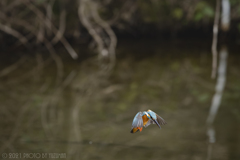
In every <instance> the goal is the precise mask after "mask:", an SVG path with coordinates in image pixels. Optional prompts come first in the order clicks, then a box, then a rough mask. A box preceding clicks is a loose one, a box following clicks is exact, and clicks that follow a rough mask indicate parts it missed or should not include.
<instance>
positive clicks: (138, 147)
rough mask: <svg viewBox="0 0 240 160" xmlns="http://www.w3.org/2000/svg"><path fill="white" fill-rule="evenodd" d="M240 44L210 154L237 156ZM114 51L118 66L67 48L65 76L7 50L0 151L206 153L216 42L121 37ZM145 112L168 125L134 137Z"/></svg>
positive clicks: (145, 155)
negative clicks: (70, 52)
mask: <svg viewBox="0 0 240 160" xmlns="http://www.w3.org/2000/svg"><path fill="white" fill-rule="evenodd" d="M236 50H237V49H236V47H231V48H229V53H228V58H227V71H226V83H225V88H224V90H223V95H222V99H221V104H220V107H219V110H218V113H217V115H216V119H215V121H214V123H213V126H212V127H213V129H214V130H215V138H216V142H215V143H213V144H211V146H212V152H211V157H210V159H213V160H216V159H218V160H228V159H229V160H234V159H236V160H237V159H240V128H239V126H240V108H239V104H240V81H239V80H240V74H239V68H240V63H239V59H240V55H239V54H238V52H236ZM60 51H61V52H64V51H62V49H60V50H59V52H60ZM79 52H80V53H81V54H84V53H85V52H87V51H86V50H84V49H81V48H80V49H79ZM83 52H84V53H83ZM117 54H118V58H117V63H116V66H115V67H114V69H113V70H112V71H111V72H105V70H104V66H101V65H100V64H99V63H98V59H97V57H95V56H92V57H89V58H86V59H85V60H81V61H80V60H79V61H74V60H72V59H71V58H70V57H68V56H66V55H64V54H63V56H62V60H63V64H64V73H63V75H64V76H63V80H61V79H58V76H57V73H58V72H57V68H56V65H55V63H54V62H53V61H52V60H51V59H49V57H48V55H47V54H45V53H42V52H39V53H38V54H37V56H33V55H31V54H28V55H26V54H22V53H19V54H18V55H21V56H19V57H25V58H23V60H18V58H15V57H12V56H9V55H5V54H2V55H4V56H2V58H1V68H5V67H6V66H9V65H10V64H15V63H14V62H16V61H18V63H17V66H15V68H14V67H12V68H13V69H12V71H11V70H10V71H11V72H10V71H9V73H6V70H5V72H4V74H2V76H1V79H0V100H1V112H0V118H1V119H0V127H1V133H0V134H1V138H0V141H1V148H0V149H1V150H0V151H1V154H2V153H7V156H8V157H7V158H8V159H10V158H9V156H10V155H14V154H12V153H18V154H19V155H21V157H18V159H24V158H23V156H25V158H28V159H29V157H26V156H27V155H26V153H28V154H30V153H41V156H40V158H42V159H52V157H50V155H46V157H43V155H42V154H45V153H47V154H50V153H63V154H65V155H66V158H67V159H103V160H108V159H109V160H111V159H116V160H118V159H119V160H122V159H138V160H142V159H151V160H154V159H170V160H171V159H174V160H175V159H178V160H181V159H182V160H186V159H191V160H201V159H207V156H208V152H209V139H208V135H207V130H208V126H207V124H206V120H207V117H208V114H209V109H210V106H211V101H212V97H213V95H214V94H215V85H216V80H212V79H211V78H210V75H211V53H210V47H209V46H208V45H206V44H204V43H193V42H187V43H179V42H174V43H166V42H158V41H154V42H153V41H148V42H147V41H122V42H121V41H120V44H119V45H118V48H117ZM43 62H44V63H43ZM1 70H2V69H1ZM147 109H151V110H153V111H155V112H156V113H158V114H159V115H160V116H162V117H163V118H164V119H165V120H166V121H167V123H168V124H167V125H165V126H162V129H161V130H160V129H159V128H158V127H157V126H156V125H151V126H149V127H148V128H143V131H142V132H141V133H135V134H131V133H130V129H131V124H132V120H133V117H134V116H135V114H136V113H137V112H138V111H144V110H147ZM24 154H25V155H24ZM29 156H30V159H31V156H32V155H29ZM63 157H64V155H63ZM12 158H13V159H14V157H12ZM35 158H36V157H35ZM15 159H16V158H15ZM32 159H34V158H33V157H32Z"/></svg>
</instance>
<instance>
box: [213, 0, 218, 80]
mask: <svg viewBox="0 0 240 160" xmlns="http://www.w3.org/2000/svg"><path fill="white" fill-rule="evenodd" d="M219 17H220V0H216V11H215V18H214V25H213V41H212V75H211V77H212V78H215V77H216V71H217V40H218V23H219Z"/></svg>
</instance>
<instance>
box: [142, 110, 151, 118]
mask: <svg viewBox="0 0 240 160" xmlns="http://www.w3.org/2000/svg"><path fill="white" fill-rule="evenodd" d="M143 115H146V116H147V117H148V118H149V119H151V116H150V115H149V114H148V113H147V112H146V111H144V112H143Z"/></svg>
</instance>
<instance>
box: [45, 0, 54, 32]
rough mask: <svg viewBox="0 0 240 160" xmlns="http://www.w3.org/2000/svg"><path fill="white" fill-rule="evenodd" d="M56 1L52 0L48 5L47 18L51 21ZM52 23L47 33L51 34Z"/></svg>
mask: <svg viewBox="0 0 240 160" xmlns="http://www.w3.org/2000/svg"><path fill="white" fill-rule="evenodd" d="M54 2H55V0H50V2H48V3H47V6H46V11H47V15H46V18H47V19H49V20H50V21H52V7H53V4H54ZM51 25H52V24H50V26H49V29H47V35H51Z"/></svg>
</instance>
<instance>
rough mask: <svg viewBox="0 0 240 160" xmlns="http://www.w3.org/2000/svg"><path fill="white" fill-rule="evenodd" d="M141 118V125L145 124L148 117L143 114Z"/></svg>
mask: <svg viewBox="0 0 240 160" xmlns="http://www.w3.org/2000/svg"><path fill="white" fill-rule="evenodd" d="M142 119H143V125H144V126H145V125H146V124H147V122H148V120H149V119H148V117H147V116H146V115H143V116H142Z"/></svg>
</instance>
